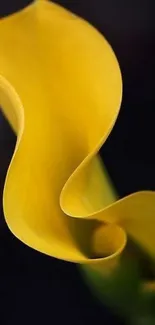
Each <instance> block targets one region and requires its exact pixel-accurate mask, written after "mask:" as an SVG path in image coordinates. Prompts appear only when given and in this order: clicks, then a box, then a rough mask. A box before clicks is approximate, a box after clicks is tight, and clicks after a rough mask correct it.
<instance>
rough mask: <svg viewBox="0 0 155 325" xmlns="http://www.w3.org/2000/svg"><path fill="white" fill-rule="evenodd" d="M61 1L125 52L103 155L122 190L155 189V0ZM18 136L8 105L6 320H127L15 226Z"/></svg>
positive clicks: (2, 171)
mask: <svg viewBox="0 0 155 325" xmlns="http://www.w3.org/2000/svg"><path fill="white" fill-rule="evenodd" d="M30 2H31V1H26V0H18V1H17V0H12V1H10V0H5V2H0V16H1V17H3V16H7V15H10V14H11V13H13V12H16V11H18V10H20V9H21V8H23V7H25V6H26V5H28V3H30ZM53 2H56V3H59V4H61V5H63V6H64V7H66V8H68V9H70V10H71V11H73V12H75V13H76V14H78V15H80V16H81V17H83V18H85V19H86V20H88V21H89V22H90V23H92V24H93V25H94V26H95V27H96V28H97V29H98V30H99V31H100V32H101V33H102V34H103V35H104V36H105V37H106V38H107V40H108V41H109V43H110V44H111V45H112V47H113V49H114V51H115V54H116V56H117V58H118V61H119V64H120V67H121V71H122V75H123V85H124V91H123V102H122V106H121V111H120V115H119V118H118V120H117V123H116V125H115V127H114V129H113V131H112V133H111V135H110V137H109V138H108V140H107V141H106V144H105V145H104V147H103V148H102V149H101V151H100V154H101V157H102V158H103V159H104V162H105V164H106V167H107V169H108V172H109V174H110V176H111V179H112V181H113V183H114V185H115V187H116V189H117V191H118V194H119V196H120V197H123V196H125V195H127V194H130V193H132V192H134V191H137V190H148V189H151V190H155V154H154V147H155V81H154V76H155V68H154V67H155V65H154V58H155V1H154V0H126V1H123V0H117V1H115V0H57V1H53ZM0 42H3V40H0ZM15 142H16V137H15V135H14V134H13V132H12V131H11V129H10V127H9V125H8V123H7V121H6V120H5V119H4V117H3V116H2V113H1V112H0V295H1V303H0V323H1V324H2V325H3V324H4V325H5V324H7V325H8V324H9V325H10V324H16V325H18V324H22V325H25V324H28V323H29V324H42V323H43V322H44V324H47V323H48V324H61V323H62V322H64V323H65V322H66V323H67V324H73V325H82V324H99V323H102V324H108V323H110V322H111V324H115V325H117V324H123V322H122V323H121V320H119V319H117V318H116V317H115V315H113V314H112V313H111V311H109V310H108V309H107V308H104V307H103V306H101V305H100V304H99V303H98V302H96V301H95V299H94V298H93V297H92V295H91V293H90V292H89V290H88V288H87V287H86V286H85V284H84V283H83V281H82V278H81V277H80V275H79V273H78V270H77V269H76V267H75V266H74V265H72V264H69V263H65V262H61V261H57V260H55V259H52V258H49V257H47V256H44V255H42V254H39V253H38V252H35V251H33V250H32V249H30V248H28V247H26V246H25V245H24V244H22V243H21V242H20V241H18V240H17V239H16V238H15V237H14V236H13V235H12V234H11V233H10V231H9V230H8V228H7V226H6V224H5V222H4V216H3V209H2V191H3V186H4V180H5V176H6V171H7V168H8V165H9V162H10V159H11V156H12V153H13V150H14V146H15Z"/></svg>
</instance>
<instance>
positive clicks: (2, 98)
mask: <svg viewBox="0 0 155 325" xmlns="http://www.w3.org/2000/svg"><path fill="white" fill-rule="evenodd" d="M121 98H122V79H121V73H120V69H119V66H118V62H117V60H116V57H115V55H114V53H113V51H112V49H111V47H110V46H109V44H108V43H107V41H106V40H105V38H104V37H103V36H102V35H101V34H100V33H99V32H98V31H97V30H96V29H95V28H93V27H92V26H91V25H90V24H89V23H87V22H85V21H84V20H83V19H81V18H79V17H77V16H76V15H74V14H72V13H70V12H69V11H67V10H65V9H64V8H62V7H60V6H59V5H56V4H54V3H51V2H48V1H43V0H42V1H41V0H40V1H39V0H38V1H35V2H33V3H32V4H30V5H29V6H28V7H26V8H25V9H23V10H21V11H20V12H18V13H15V14H13V15H11V16H9V17H6V18H2V19H1V20H0V105H1V107H2V110H3V112H4V114H5V116H6V117H7V119H8V121H9V123H10V124H11V125H12V127H13V129H14V131H15V132H16V134H17V144H16V148H15V151H14V155H13V157H12V160H11V163H10V166H9V170H8V173H7V177H6V182H5V188H4V196H3V205H4V214H5V218H6V222H7V224H8V226H9V228H10V230H11V231H12V232H13V233H14V234H15V236H17V237H18V238H19V239H20V240H21V241H23V242H24V243H26V244H27V245H29V246H30V247H33V248H34V249H36V250H38V251H40V252H42V253H45V254H48V255H50V256H53V257H56V258H59V259H63V260H66V261H71V262H75V263H80V264H87V265H89V267H90V268H92V269H95V270H97V272H100V273H101V274H109V273H110V272H111V270H113V268H115V267H117V265H118V262H119V260H120V257H121V255H122V252H123V251H124V250H125V247H126V242H127V238H128V237H129V238H132V240H133V241H134V242H135V243H137V244H138V245H140V246H141V248H142V249H143V250H144V251H146V252H147V253H148V254H149V256H150V257H151V258H152V259H154V257H155V235H154V231H155V193H154V192H149V191H148V192H147V191H146V192H138V193H135V194H132V195H130V196H128V197H125V198H123V199H121V200H117V197H116V195H115V193H114V190H113V187H112V185H111V183H110V181H109V179H108V176H107V174H106V171H105V168H104V166H103V165H102V163H101V161H100V159H99V156H98V154H97V153H98V151H99V149H100V147H101V146H102V145H103V144H104V142H105V140H106V139H107V137H108V135H109V133H110V131H111V129H112V127H113V125H114V123H115V121H116V118H117V115H118V113H119V108H120V104H121Z"/></svg>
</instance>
